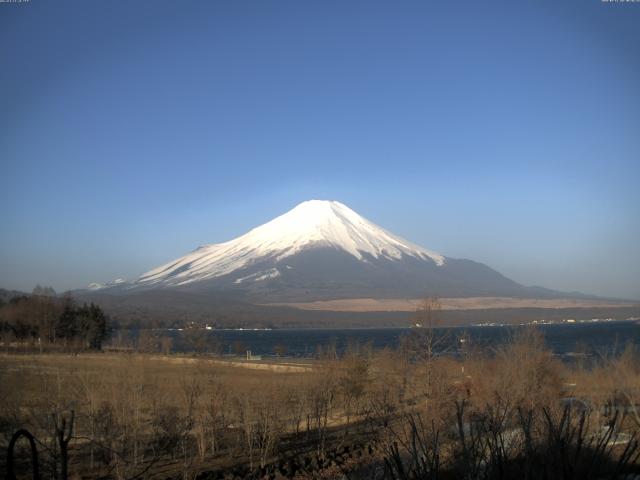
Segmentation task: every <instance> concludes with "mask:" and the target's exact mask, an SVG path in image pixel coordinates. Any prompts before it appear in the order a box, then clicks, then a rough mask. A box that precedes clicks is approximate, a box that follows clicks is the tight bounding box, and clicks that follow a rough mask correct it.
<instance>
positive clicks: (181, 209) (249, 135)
mask: <svg viewBox="0 0 640 480" xmlns="http://www.w3.org/2000/svg"><path fill="white" fill-rule="evenodd" d="M638 7H639V5H638V4H626V3H622V2H621V3H609V2H601V1H590V2H584V1H582V2H579V1H570V2H562V4H558V2H551V1H545V2H529V3H519V4H517V5H516V4H514V3H513V2H491V1H489V2H482V3H478V2H456V3H455V4H442V3H437V4H425V3H424V2H405V3H402V4H389V3H384V2H367V3H358V2H355V3H343V2H323V3H321V4H310V3H306V2H305V3H301V2H279V3H277V4H275V3H270V2H261V3H255V4H248V3H239V2H215V3H209V2H206V3H204V2H203V3H201V2H180V3H176V2H168V1H156V2H147V1H139V2H133V3H129V4H127V5H126V8H124V7H122V8H117V7H114V4H109V3H98V2H92V3H87V2H81V1H62V2H56V3H55V4H53V3H52V2H46V3H45V2H38V1H35V0H32V1H30V2H27V3H20V4H18V3H16V4H13V3H2V4H0V41H2V43H3V45H5V47H6V48H4V49H3V50H2V51H1V52H0V61H1V64H2V65H6V66H8V67H9V68H3V69H1V70H0V92H1V93H0V104H1V105H2V114H0V126H1V128H0V168H1V169H2V170H1V171H2V175H0V202H2V207H3V208H2V210H1V211H2V214H1V215H0V222H1V225H2V226H1V227H0V288H8V289H18V290H27V291H30V290H31V289H32V288H33V287H34V286H35V285H36V284H40V285H46V286H49V285H50V286H52V287H53V288H55V289H56V290H57V291H65V290H68V289H74V288H82V287H84V286H86V285H87V284H88V283H90V282H106V281H109V280H112V279H115V278H119V277H121V278H126V279H129V280H131V279H135V278H136V277H137V276H139V275H140V274H142V273H143V272H146V271H148V270H150V269H152V268H155V267H157V266H159V265H161V264H163V263H165V262H167V261H169V260H171V259H174V258H177V257H179V256H181V255H184V254H185V253H187V252H189V251H191V250H193V249H195V248H196V247H197V246H199V245H201V244H207V243H220V242H224V241H228V240H231V239H232V238H235V237H237V236H239V235H242V234H244V233H246V232H247V231H249V230H250V229H252V228H254V227H256V226H258V225H261V224H263V223H265V222H267V221H269V220H272V219H273V218H275V217H276V216H278V215H281V214H283V213H285V212H287V211H288V210H290V209H291V208H293V207H294V206H295V205H297V204H298V203H300V202H302V201H305V200H309V199H312V198H313V199H328V200H338V201H340V202H342V203H344V204H346V205H347V206H349V207H350V208H352V209H353V210H355V211H356V212H358V213H359V214H361V215H363V216H364V217H366V218H368V219H369V220H371V221H373V222H375V223H377V224H378V225H380V226H382V227H384V228H385V229H387V230H389V231H391V232H393V233H395V234H397V235H400V236H402V237H404V238H406V239H407V240H410V241H412V242H414V243H416V244H418V245H420V246H423V247H425V248H428V249H432V250H434V251H436V252H439V253H441V254H443V255H446V256H448V257H454V258H468V259H471V260H475V261H478V262H482V263H485V264H487V265H488V266H490V267H491V268H494V269H496V270H497V271H499V272H500V273H502V274H504V275H506V276H507V277H509V278H511V279H513V280H515V281H517V282H519V283H522V284H524V285H539V286H544V287H547V288H552V289H557V290H562V291H580V292H583V293H589V294H596V295H601V296H609V297H619V298H629V299H640V246H639V245H640V242H639V241H638V238H640V191H639V189H638V184H639V180H640V135H638V131H640V92H639V91H638V85H640V81H639V80H640V56H639V55H637V50H638V47H640V30H639V29H638V28H637V25H638V22H639V21H640V8H638Z"/></svg>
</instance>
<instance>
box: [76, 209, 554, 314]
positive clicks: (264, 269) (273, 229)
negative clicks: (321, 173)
mask: <svg viewBox="0 0 640 480" xmlns="http://www.w3.org/2000/svg"><path fill="white" fill-rule="evenodd" d="M89 288H90V289H91V290H93V291H96V292H104V293H109V294H115V295H127V294H133V293H140V292H142V291H147V290H169V289H174V290H177V291H184V292H189V293H197V294H200V295H202V294H204V295H207V294H213V293H216V294H220V293H225V292H226V293H229V294H231V293H233V295H234V297H235V296H238V295H240V296H241V297H242V298H245V299H247V300H249V301H251V302H261V303H269V302H283V301H313V300H326V299H340V298H358V297H379V298H410V297H420V296H424V295H438V296H443V297H471V296H503V297H535V298H555V297H562V296H566V294H563V293H561V292H555V291H553V290H547V289H544V288H541V287H525V286H523V285H520V284H519V283H517V282H515V281H513V280H511V279H509V278H507V277H505V276H504V275H502V274H500V273H498V272H497V271H495V270H493V269H491V268H490V267H488V266H486V265H484V264H482V263H478V262H474V261H472V260H465V259H454V258H450V257H445V256H444V255H441V254H439V253H436V252H434V251H432V250H429V249H426V248H423V247H421V246H418V245H416V244H414V243H412V242H409V241H407V240H405V239H403V238H401V237H399V236H397V235H395V234H393V233H391V232H389V231H387V230H385V229H384V228H382V227H380V226H378V225H376V224H375V223H373V222H371V221H369V220H367V219H366V218H364V217H362V216H361V215H359V214H358V213H356V212H355V211H353V210H352V209H350V208H349V207H347V206H346V205H344V204H342V203H340V202H336V201H324V200H310V201H306V202H303V203H301V204H299V205H297V206H296V207H295V208H293V209H292V210H290V211H289V212H287V213H285V214H284V215H281V216H279V217H277V218H275V219H274V220H272V221H270V222H268V223H266V224H264V225H261V226H259V227H257V228H254V229H253V230H251V231H249V232H248V233H246V234H245V235H242V236H240V237H238V238H236V239H233V240H231V241H228V242H224V243H219V244H211V245H203V246H201V247H199V248H197V249H196V250H194V251H193V252H191V253H189V254H187V255H185V256H183V257H180V258H178V259H176V260H173V261H171V262H168V263H166V264H164V265H162V266H160V267H157V268H155V269H153V270H150V271H149V272H147V273H145V274H143V275H141V276H140V277H139V278H138V279H137V280H136V281H134V282H125V281H123V280H121V279H118V280H116V281H114V282H111V283H109V284H106V285H99V284H92V285H91V286H90V287H89Z"/></svg>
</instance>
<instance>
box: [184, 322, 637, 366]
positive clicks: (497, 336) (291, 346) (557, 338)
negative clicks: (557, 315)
mask: <svg viewBox="0 0 640 480" xmlns="http://www.w3.org/2000/svg"><path fill="white" fill-rule="evenodd" d="M517 328H522V327H509V326H472V327H451V328H441V329H437V331H438V335H441V336H443V337H444V338H445V341H444V342H443V343H442V344H441V345H443V348H444V349H446V350H447V351H455V350H456V349H457V348H458V345H460V339H462V338H464V339H465V344H466V345H471V346H474V347H476V348H480V349H491V348H492V347H495V346H496V345H500V344H501V343H504V342H506V341H508V340H509V339H510V338H511V337H512V336H513V334H514V332H515V331H516V329H517ZM535 328H537V329H538V330H539V331H540V332H542V334H543V335H544V338H545V340H546V343H547V345H548V346H549V348H550V349H551V350H552V351H553V352H554V353H556V354H557V355H560V356H572V355H573V354H574V353H576V352H587V353H590V354H609V353H615V352H616V351H620V350H621V349H622V348H624V346H625V345H626V344H627V343H628V342H631V343H633V344H635V345H637V346H640V321H637V320H631V321H609V322H607V321H600V322H590V323H574V324H566V323H563V324H545V325H537V326H536V327H535ZM411 330H412V329H410V328H351V329H346V328H345V329H278V330H203V332H206V334H207V335H209V336H211V337H212V338H214V339H215V340H216V341H217V342H218V343H219V344H221V346H222V350H223V351H224V353H233V352H234V351H235V350H240V347H242V349H246V350H251V351H252V353H253V354H254V355H263V356H273V355H275V354H276V352H277V351H281V352H286V353H285V355H286V356H289V357H310V356H313V355H314V354H315V353H316V351H317V349H318V346H322V347H326V346H328V345H332V344H333V345H335V348H336V350H337V351H338V352H344V351H345V349H347V348H348V347H349V346H350V345H351V346H353V345H365V344H371V345H372V346H373V348H376V349H381V348H385V347H389V348H396V347H398V345H399V342H400V338H401V337H402V336H403V335H407V334H409V333H410V332H411ZM172 334H173V335H174V336H175V337H176V340H178V339H179V337H180V332H177V331H173V332H172ZM174 348H175V350H176V351H185V350H187V347H186V346H185V345H184V344H183V342H180V341H177V342H175V344H174Z"/></svg>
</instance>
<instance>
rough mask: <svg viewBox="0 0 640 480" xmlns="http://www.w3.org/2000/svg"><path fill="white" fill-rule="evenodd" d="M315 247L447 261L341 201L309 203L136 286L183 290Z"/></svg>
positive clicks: (161, 269) (144, 277) (149, 276)
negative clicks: (183, 287)
mask: <svg viewBox="0 0 640 480" xmlns="http://www.w3.org/2000/svg"><path fill="white" fill-rule="evenodd" d="M313 246H329V247H334V248H338V249H341V250H344V251H346V252H348V253H349V254H351V255H353V256H354V257H356V258H357V259H358V260H362V261H366V256H367V255H369V256H371V257H374V258H380V257H383V258H387V259H400V258H402V257H403V256H411V257H415V258H419V259H423V260H427V259H430V260H432V261H433V262H435V264H436V265H438V266H441V265H443V263H444V261H445V258H444V257H443V256H442V255H440V254H438V253H435V252H432V251H429V250H426V249H424V248H422V247H419V246H417V245H414V244H412V243H411V242H408V241H406V240H404V239H402V238H400V237H397V236H395V235H393V234H391V233H390V232H387V231H386V230H384V229H383V228H381V227H379V226H378V225H376V224H374V223H372V222H370V221H369V220H367V219H365V218H363V217H362V216H360V215H358V214H357V213H356V212H354V211H353V210H351V209H350V208H349V207H347V206H346V205H344V204H342V203H340V202H335V201H325V200H309V201H306V202H303V203H301V204H299V205H297V206H296V207H295V208H293V209H292V210H290V211H289V212H287V213H285V214H284V215H281V216H279V217H277V218H275V219H274V220H271V221H270V222H268V223H265V224H264V225H261V226H259V227H257V228H254V229H253V230H251V231H249V232H248V233H246V234H245V235H242V236H241V237H238V238H236V239H234V240H231V241H229V242H225V243H220V244H212V245H204V246H202V247H200V248H198V249H196V250H194V251H193V252H192V253H190V254H188V255H186V256H184V257H182V258H179V259H177V260H175V261H173V262H170V263H168V264H166V265H163V266H161V267H159V268H156V269H155V270H151V271H150V272H147V273H145V274H144V275H142V276H141V277H140V278H139V279H138V281H137V282H136V283H137V284H139V285H145V284H146V285H151V284H156V283H162V284H167V285H181V284H186V283H191V282H194V281H198V280H204V279H207V278H215V277H219V276H222V275H226V274H229V273H231V272H233V271H235V270H237V269H240V268H244V267H247V266H250V265H251V264H252V263H255V262H256V261H259V260H262V259H265V258H269V257H273V258H275V260H276V262H279V261H281V260H282V259H284V258H287V257H289V256H291V255H294V254H296V253H298V252H300V251H301V250H303V249H306V248H309V247H313ZM276 271H277V270H276Z"/></svg>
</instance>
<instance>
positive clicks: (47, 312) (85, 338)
mask: <svg viewBox="0 0 640 480" xmlns="http://www.w3.org/2000/svg"><path fill="white" fill-rule="evenodd" d="M107 321H108V319H107V316H106V315H105V313H104V312H103V311H102V309H101V308H100V307H99V306H97V305H95V304H93V303H89V304H86V303H83V304H82V305H79V304H77V303H76V302H75V301H74V300H73V298H71V297H70V296H63V297H59V296H56V295H55V292H53V290H52V289H51V288H42V287H40V286H38V287H36V288H35V289H34V292H33V293H32V294H31V295H19V296H15V297H13V298H11V299H9V300H8V301H6V302H5V301H3V302H1V303H0V343H2V344H3V346H4V347H5V348H6V349H7V350H8V349H10V348H11V347H12V346H32V347H39V348H40V349H43V348H47V347H52V346H55V347H62V348H65V349H74V350H100V349H101V348H102V343H103V342H104V340H105V338H106V336H107Z"/></svg>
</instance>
